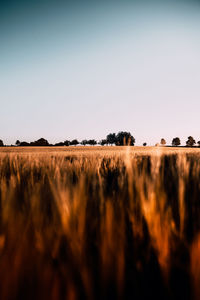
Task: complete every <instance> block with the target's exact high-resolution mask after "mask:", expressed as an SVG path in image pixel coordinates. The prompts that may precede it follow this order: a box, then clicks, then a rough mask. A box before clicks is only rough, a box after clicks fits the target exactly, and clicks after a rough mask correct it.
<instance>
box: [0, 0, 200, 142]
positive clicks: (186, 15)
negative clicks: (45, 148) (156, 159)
mask: <svg viewBox="0 0 200 300" xmlns="http://www.w3.org/2000/svg"><path fill="white" fill-rule="evenodd" d="M199 112H200V1H197V0H196V1H194V0H188V1H187V0H183V1H181V0H180V1H179V0H173V1H171V0H169V1H164V0H160V1H156V0H155V1H153V0H148V1H147V0H146V1H145V0H140V1H139V0H138V1H136V0H135V1H131V0H123V1H122V0H121V1H120V0H115V1H114V0H107V1H103V0H102V1H94V0H93V1H83V0H82V1H79V0H74V1H59V0H57V1H56V0H49V1H48V0H40V1H39V0H35V1H32V0H29V1H23V0H18V1H17V0H16V1H15V0H10V1H6V0H3V1H2V0H1V1H0V139H3V141H4V143H5V144H11V143H13V144H14V143H15V141H16V140H17V139H19V140H20V141H28V142H29V141H34V140H37V139H39V138H41V137H44V138H46V139H48V141H49V142H51V143H54V142H59V141H64V140H66V139H74V138H77V139H79V140H82V139H85V138H95V139H97V140H100V139H102V138H105V137H106V135H107V134H108V133H110V132H116V133H117V132H118V131H129V132H131V133H132V135H133V136H134V137H135V139H136V145H141V144H142V143H144V142H147V144H148V145H154V144H155V143H157V142H159V141H160V139H161V138H165V139H166V141H167V143H168V144H170V143H171V141H172V138H174V137H176V136H178V137H180V139H181V141H182V144H185V141H186V140H187V137H188V136H189V135H192V136H193V137H194V138H195V139H196V140H200V131H199V126H200V118H199Z"/></svg>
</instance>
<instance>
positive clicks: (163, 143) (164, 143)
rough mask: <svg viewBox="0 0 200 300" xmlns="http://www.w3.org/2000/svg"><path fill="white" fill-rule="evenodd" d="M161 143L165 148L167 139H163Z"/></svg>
mask: <svg viewBox="0 0 200 300" xmlns="http://www.w3.org/2000/svg"><path fill="white" fill-rule="evenodd" d="M160 143H161V145H163V146H164V145H166V141H165V139H163V138H162V139H161V140H160Z"/></svg>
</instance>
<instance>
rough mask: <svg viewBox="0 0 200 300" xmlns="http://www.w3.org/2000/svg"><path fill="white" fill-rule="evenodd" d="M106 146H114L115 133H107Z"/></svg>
mask: <svg viewBox="0 0 200 300" xmlns="http://www.w3.org/2000/svg"><path fill="white" fill-rule="evenodd" d="M106 140H107V144H111V145H114V144H116V134H115V133H109V134H108V135H107V137H106Z"/></svg>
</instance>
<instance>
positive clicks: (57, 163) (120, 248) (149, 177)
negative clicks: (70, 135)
mask: <svg viewBox="0 0 200 300" xmlns="http://www.w3.org/2000/svg"><path fill="white" fill-rule="evenodd" d="M113 148H115V147H113ZM104 149H106V148H104ZM151 298H152V299H176V300H177V299H200V151H199V150H198V149H196V150H195V151H190V150H184V149H181V150H180V151H175V150H173V149H170V150H166V151H161V150H159V149H155V148H147V149H146V150H144V151H143V150H140V149H138V150H137V151H136V150H134V151H133V150H130V148H127V149H126V150H122V149H120V150H116V148H115V149H110V148H108V150H107V151H106V150H102V151H100V150H99V149H96V150H94V151H92V150H91V149H89V148H85V149H84V150H81V149H80V148H78V149H76V150H75V149H74V150H73V148H71V149H69V150H67V151H61V150H60V152H59V150H58V149H56V150H55V151H53V150H49V151H48V150H46V149H45V150H44V149H43V150H33V149H32V150H27V149H26V150H24V151H23V150H22V149H21V152H20V151H19V149H17V150H12V151H11V150H9V149H4V150H3V151H2V152H1V154H0V299H50V300H51V299H67V300H68V299H69V300H72V299H95V300H96V299H151Z"/></svg>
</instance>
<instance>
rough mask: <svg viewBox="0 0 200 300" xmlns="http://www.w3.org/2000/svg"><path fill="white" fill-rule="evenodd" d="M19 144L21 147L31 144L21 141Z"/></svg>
mask: <svg viewBox="0 0 200 300" xmlns="http://www.w3.org/2000/svg"><path fill="white" fill-rule="evenodd" d="M19 146H20V147H28V146H30V144H29V143H27V142H21V143H20V145H19Z"/></svg>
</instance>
